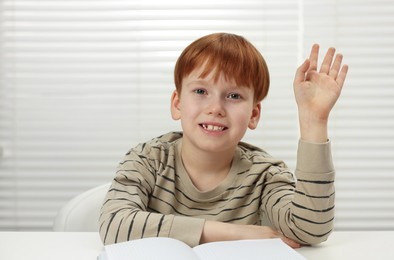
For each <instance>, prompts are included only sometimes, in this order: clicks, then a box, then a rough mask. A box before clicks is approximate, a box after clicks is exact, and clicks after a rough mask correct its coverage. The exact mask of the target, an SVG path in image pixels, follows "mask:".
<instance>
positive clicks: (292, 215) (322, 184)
mask: <svg viewBox="0 0 394 260" xmlns="http://www.w3.org/2000/svg"><path fill="white" fill-rule="evenodd" d="M276 171H278V172H276V173H275V174H272V175H271V177H270V179H269V181H268V182H267V187H270V188H269V189H267V190H266V191H265V192H264V194H265V195H264V197H263V205H265V209H264V210H265V211H266V213H267V216H268V218H269V219H270V221H271V223H272V224H273V226H274V227H276V228H277V229H278V230H280V231H281V232H282V233H283V234H285V235H286V236H287V237H289V238H292V239H294V240H295V241H298V242H300V243H301V244H318V243H320V242H323V241H325V240H326V239H327V238H328V236H329V234H330V233H331V231H332V229H333V222H334V202H335V201H334V200H335V191H334V177H335V171H334V167H333V163H332V158H331V148H330V143H329V142H327V143H324V144H313V143H307V142H304V141H302V140H300V141H299V146H298V153H297V167H296V170H295V175H296V178H297V181H296V182H295V183H293V184H291V181H289V178H290V177H289V176H290V174H289V172H288V171H287V170H286V169H282V170H278V169H276ZM292 186H293V187H292Z"/></svg>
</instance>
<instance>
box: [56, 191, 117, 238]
mask: <svg viewBox="0 0 394 260" xmlns="http://www.w3.org/2000/svg"><path fill="white" fill-rule="evenodd" d="M110 185H111V183H106V184H103V185H100V186H97V187H95V188H92V189H90V190H88V191H85V192H84V193H82V194H80V195H78V196H76V197H74V198H73V199H72V200H70V201H69V202H67V204H66V205H64V206H63V207H62V208H61V209H60V211H59V213H58V214H57V216H56V218H55V221H54V225H53V230H54V231H63V232H95V231H98V229H99V223H98V219H99V216H100V208H101V206H102V204H103V201H104V197H105V195H106V193H107V191H108V189H109V186H110Z"/></svg>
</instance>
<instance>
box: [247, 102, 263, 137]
mask: <svg viewBox="0 0 394 260" xmlns="http://www.w3.org/2000/svg"><path fill="white" fill-rule="evenodd" d="M260 114H261V103H260V102H259V103H257V104H255V105H254V107H253V110H252V114H251V116H250V120H249V124H248V127H249V129H252V130H253V129H256V127H257V125H258V123H259V121H260Z"/></svg>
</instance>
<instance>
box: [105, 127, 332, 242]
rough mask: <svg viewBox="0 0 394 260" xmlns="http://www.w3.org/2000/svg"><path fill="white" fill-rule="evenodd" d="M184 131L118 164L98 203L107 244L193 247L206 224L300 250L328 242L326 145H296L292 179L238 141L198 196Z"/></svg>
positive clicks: (329, 166) (137, 149) (329, 187)
mask: <svg viewBox="0 0 394 260" xmlns="http://www.w3.org/2000/svg"><path fill="white" fill-rule="evenodd" d="M181 141H182V133H180V132H177V133H168V134H166V135H163V136H160V137H158V138H155V139H153V140H151V141H149V142H147V143H143V144H140V145H138V146H137V147H135V148H133V149H131V150H130V151H129V152H128V153H127V154H126V156H125V158H124V160H123V161H122V162H121V163H120V164H119V167H118V169H117V172H116V175H115V178H114V180H113V182H112V185H111V187H110V189H109V191H108V193H107V195H106V198H105V200H104V202H103V206H102V209H101V215H100V230H99V231H100V236H101V239H102V241H103V242H104V244H112V243H117V242H122V241H127V240H132V239H139V238H144V237H155V236H162V237H172V238H175V239H179V240H182V241H184V242H186V243H187V244H189V245H190V246H195V245H198V243H199V241H200V236H201V233H202V229H203V226H204V221H205V220H217V221H222V222H229V223H237V224H248V225H261V224H262V222H261V221H262V219H263V218H264V219H265V221H264V222H266V221H267V222H268V223H270V226H272V227H273V228H274V229H277V230H279V231H281V232H282V233H283V234H285V235H286V236H287V237H289V238H292V239H294V240H295V241H298V242H300V243H302V244H316V243H320V242H322V241H324V240H326V239H327V237H328V235H329V233H330V232H331V230H332V227H333V219H334V196H335V195H334V168H333V165H332V159H331V150H330V143H325V144H311V143H306V142H303V141H299V146H298V154H297V167H296V172H295V175H296V177H297V181H295V178H294V175H293V174H292V173H291V172H290V170H289V169H288V168H287V167H286V165H285V164H284V163H283V162H282V161H280V160H277V159H274V158H272V157H271V156H270V155H269V154H267V153H266V152H265V151H263V150H261V149H259V148H257V147H254V146H251V145H249V144H246V143H240V144H239V145H238V147H237V150H236V152H235V157H234V159H233V162H232V166H231V169H230V172H229V174H228V176H227V177H226V179H225V180H224V181H222V183H221V184H220V185H218V187H216V188H214V189H213V190H210V191H208V192H201V191H199V190H198V189H197V188H195V186H194V185H193V183H192V181H191V180H190V178H189V176H188V174H187V172H186V170H185V168H184V166H183V164H182V161H181V157H180V146H181Z"/></svg>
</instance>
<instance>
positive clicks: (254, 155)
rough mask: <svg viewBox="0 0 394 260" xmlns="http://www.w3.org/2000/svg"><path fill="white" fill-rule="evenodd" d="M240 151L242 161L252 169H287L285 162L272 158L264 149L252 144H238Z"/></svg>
mask: <svg viewBox="0 0 394 260" xmlns="http://www.w3.org/2000/svg"><path fill="white" fill-rule="evenodd" d="M238 150H239V153H240V159H241V161H243V163H244V164H245V162H246V163H247V164H249V166H250V167H260V166H263V167H264V168H271V167H279V168H287V166H286V164H285V163H284V162H283V160H281V159H278V158H275V157H273V156H271V154H269V153H268V152H267V151H265V150H264V149H262V148H260V147H257V146H254V145H252V144H249V143H245V142H240V143H239V144H238Z"/></svg>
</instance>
